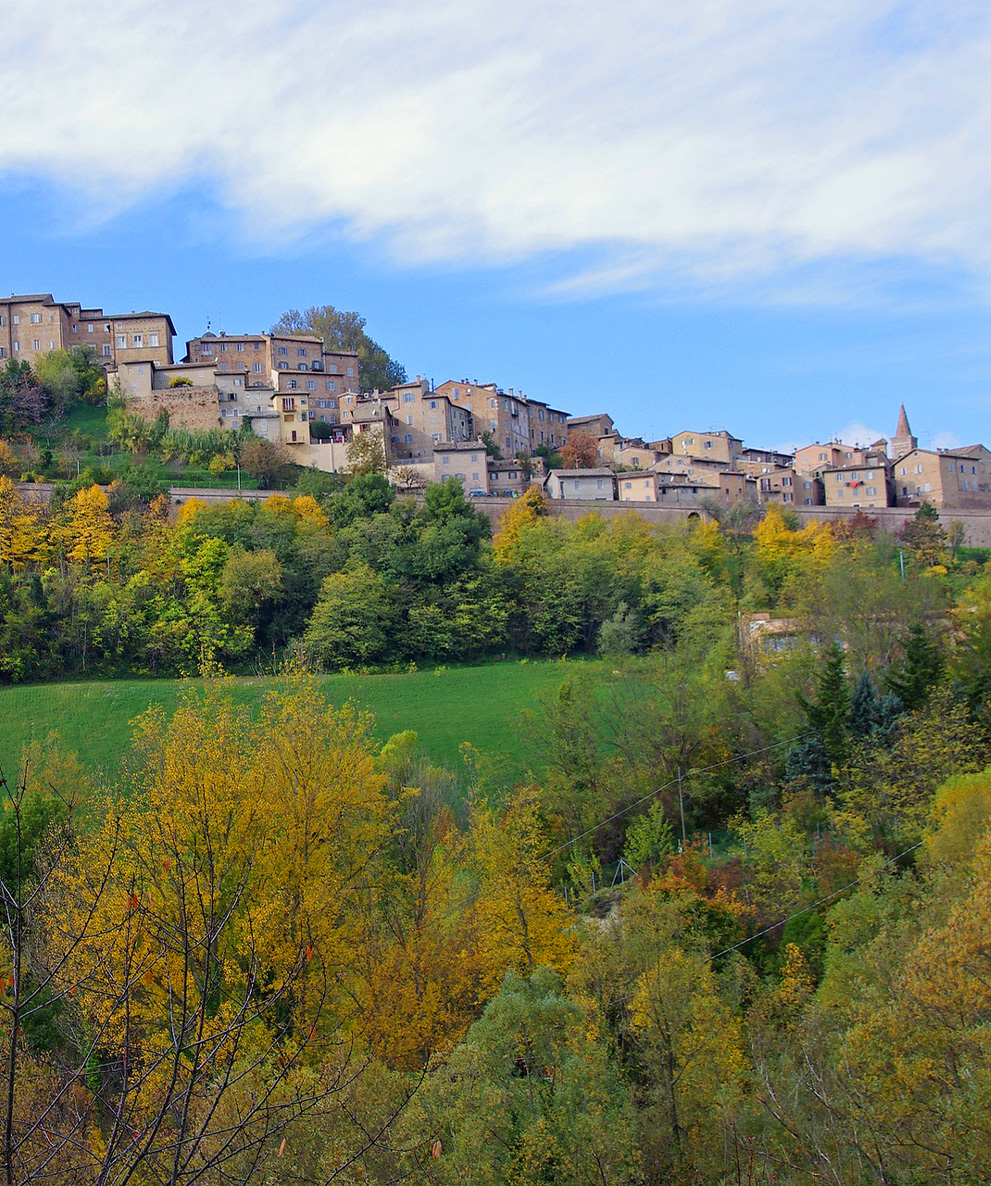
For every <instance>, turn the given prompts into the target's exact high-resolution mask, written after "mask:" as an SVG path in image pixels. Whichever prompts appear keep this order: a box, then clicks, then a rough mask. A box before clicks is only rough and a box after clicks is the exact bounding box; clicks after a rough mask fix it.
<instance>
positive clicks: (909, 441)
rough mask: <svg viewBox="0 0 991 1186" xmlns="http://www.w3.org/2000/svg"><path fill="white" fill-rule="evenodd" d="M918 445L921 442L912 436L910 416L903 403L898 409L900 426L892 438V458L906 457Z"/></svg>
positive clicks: (895, 459)
mask: <svg viewBox="0 0 991 1186" xmlns="http://www.w3.org/2000/svg"><path fill="white" fill-rule="evenodd" d="M918 447H919V442H918V440H917V438H916V437H914V436H912V430H911V428H909V425H908V417H907V416H906V415H905V405H904V404H902V405H901V407H900V408H899V409H898V427H897V428H896V429H895V435H894V436H893V437H892V438H891V460H892V461H897V460H898V459H899V457H904V456H905V454H906V453H911V452H912V450H913V449H918Z"/></svg>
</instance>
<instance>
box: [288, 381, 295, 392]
mask: <svg viewBox="0 0 991 1186" xmlns="http://www.w3.org/2000/svg"><path fill="white" fill-rule="evenodd" d="M296 386H297V384H296V380H295V379H290V380H289V390H290V391H295V390H296Z"/></svg>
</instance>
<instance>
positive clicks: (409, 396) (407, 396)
mask: <svg viewBox="0 0 991 1186" xmlns="http://www.w3.org/2000/svg"><path fill="white" fill-rule="evenodd" d="M415 399H416V396H415V395H414V394H413V392H412V391H404V392H403V403H404V404H411V403H412V402H413V400H415Z"/></svg>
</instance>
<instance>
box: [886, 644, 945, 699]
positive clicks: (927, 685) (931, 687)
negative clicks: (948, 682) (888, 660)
mask: <svg viewBox="0 0 991 1186" xmlns="http://www.w3.org/2000/svg"><path fill="white" fill-rule="evenodd" d="M945 665H946V664H945V660H944V659H943V655H942V652H941V651H940V649H939V647H938V646H937V644H936V642H935V640H934V639H932V638H931V637H930V635H929V633H928V631H927V630H926V628H925V626H923V625H922V623H921V622H914V623H913V624H912V626H911V627H910V628H909V632H908V637H907V638H906V639H905V641H904V657H903V659H902V661H901V662H900V663H895V664H892V666H891V668H890V669H889V670H888V674H887V676H886V678H885V683H886V684H887V685H888V687H889V689H890V690H891V691H892V692H894V694H895V695H896V696H897V697H898V699H899V700H900V701H901V702H902V704H903V705H904V706H905V708H906V709H907V710H908V711H909V712H912V711H914V710H915V709H917V708H921V707H922V705H923V704H925V702H926V701H927V700H928V699H929V697H930V696H931V695H932V693H933V692H934V691H935V690H936V687H937V685H938V684H939V681H940V679H941V678H942V675H943V669H944V667H945Z"/></svg>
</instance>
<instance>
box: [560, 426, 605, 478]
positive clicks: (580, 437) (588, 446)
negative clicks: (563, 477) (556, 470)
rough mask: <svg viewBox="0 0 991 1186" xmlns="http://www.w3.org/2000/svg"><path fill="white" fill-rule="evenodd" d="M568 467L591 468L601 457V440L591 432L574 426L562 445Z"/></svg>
mask: <svg viewBox="0 0 991 1186" xmlns="http://www.w3.org/2000/svg"><path fill="white" fill-rule="evenodd" d="M561 459H562V460H563V461H564V464H565V468H566V469H591V468H592V467H593V466H594V465H595V463H596V461H598V459H599V442H598V441H597V440H596V439H595V437H594V436H592V434H591V433H588V432H582V431H581V429H578V428H574V429H572V430H571V432H569V433H568V439H567V441H566V442H565V444H564V445H563V446H562V447H561Z"/></svg>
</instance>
